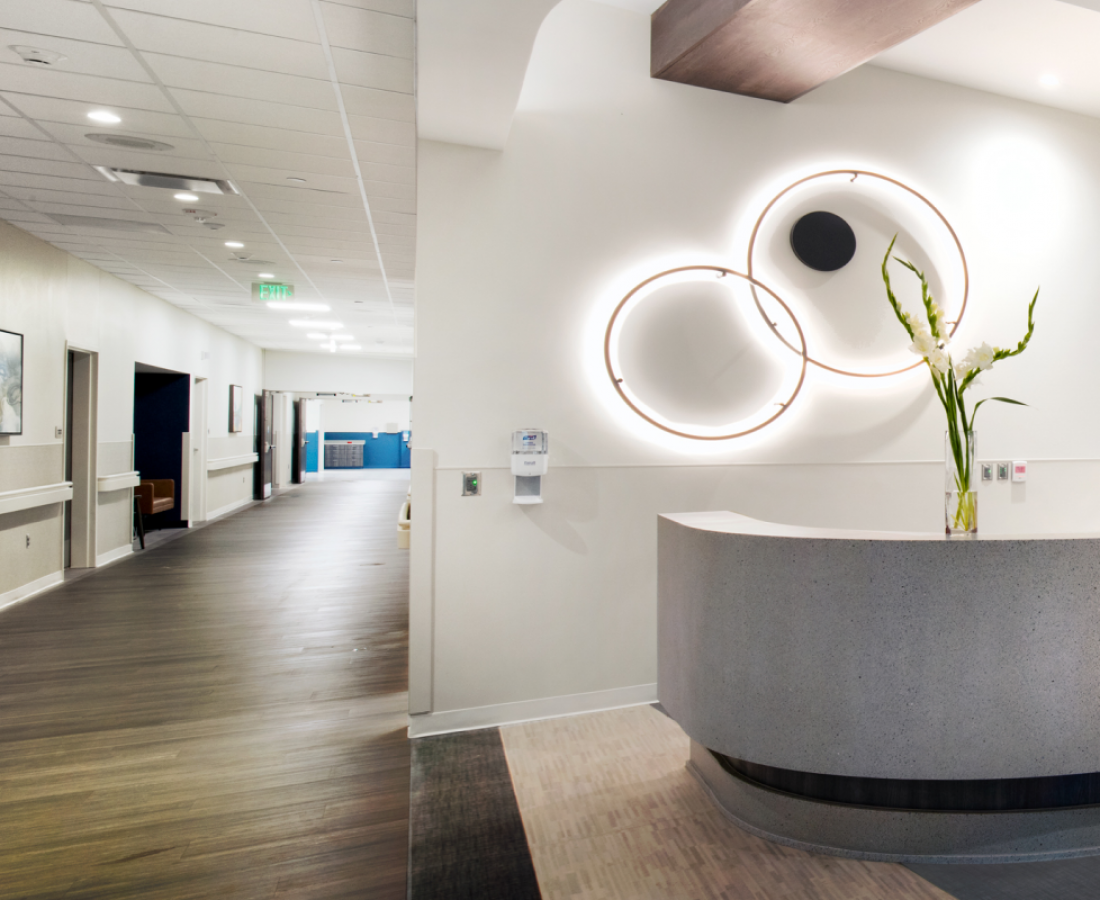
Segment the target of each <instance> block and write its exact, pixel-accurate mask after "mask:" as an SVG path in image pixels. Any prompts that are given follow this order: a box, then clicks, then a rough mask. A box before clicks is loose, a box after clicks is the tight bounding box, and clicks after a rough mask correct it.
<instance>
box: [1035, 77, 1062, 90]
mask: <svg viewBox="0 0 1100 900" xmlns="http://www.w3.org/2000/svg"><path fill="white" fill-rule="evenodd" d="M1039 84H1041V85H1042V86H1043V87H1045V88H1049V89H1051V90H1053V89H1054V88H1056V87H1061V86H1062V79H1061V78H1059V77H1058V76H1057V75H1051V74H1047V75H1043V76H1041V77H1040V78H1039Z"/></svg>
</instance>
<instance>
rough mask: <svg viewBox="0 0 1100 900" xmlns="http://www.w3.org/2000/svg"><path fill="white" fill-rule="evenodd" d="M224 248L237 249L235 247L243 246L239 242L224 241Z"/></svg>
mask: <svg viewBox="0 0 1100 900" xmlns="http://www.w3.org/2000/svg"><path fill="white" fill-rule="evenodd" d="M225 246H227V247H233V248H237V247H243V246H244V244H242V243H241V242H240V241H226V242H225Z"/></svg>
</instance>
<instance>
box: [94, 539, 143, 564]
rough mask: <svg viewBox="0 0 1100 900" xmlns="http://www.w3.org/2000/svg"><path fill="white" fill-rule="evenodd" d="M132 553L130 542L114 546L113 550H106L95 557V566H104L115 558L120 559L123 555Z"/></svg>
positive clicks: (132, 548)
mask: <svg viewBox="0 0 1100 900" xmlns="http://www.w3.org/2000/svg"><path fill="white" fill-rule="evenodd" d="M133 553H134V547H133V545H132V544H126V545H124V546H122V547H115V549H114V550H108V551H107V552H106V553H100V554H99V556H97V557H96V558H95V564H96V568H98V567H99V566H105V565H107V563H113V562H114V561H115V560H116V559H122V558H123V557H125V556H132V555H133Z"/></svg>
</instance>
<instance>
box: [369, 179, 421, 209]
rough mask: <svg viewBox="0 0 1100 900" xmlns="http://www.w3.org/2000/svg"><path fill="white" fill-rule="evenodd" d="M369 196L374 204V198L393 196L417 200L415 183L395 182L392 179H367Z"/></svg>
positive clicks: (393, 197)
mask: <svg viewBox="0 0 1100 900" xmlns="http://www.w3.org/2000/svg"><path fill="white" fill-rule="evenodd" d="M366 188H367V197H368V198H369V199H370V204H371V206H372V207H373V206H374V198H375V197H378V198H379V199H384V198H387V197H389V198H392V199H397V200H411V201H413V202H415V201H416V185H415V184H395V183H393V182H390V181H366Z"/></svg>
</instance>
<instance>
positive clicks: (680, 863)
mask: <svg viewBox="0 0 1100 900" xmlns="http://www.w3.org/2000/svg"><path fill="white" fill-rule="evenodd" d="M501 737H502V739H503V742H504V747H505V751H506V753H507V757H508V764H509V767H510V769H511V772H512V781H513V783H514V785H515V791H516V799H517V800H518V802H519V809H520V812H521V814H522V816H523V824H524V827H525V829H526V832H527V840H528V843H529V845H530V848H531V855H532V858H533V860H534V865H535V871H536V872H537V874H538V881H539V886H540V888H541V890H542V896H543V897H545V898H547V900H886V898H889V900H950V895H949V894H946V893H944V892H943V891H941V890H940V889H939V888H937V887H935V886H934V885H932V884H930V883H928V882H927V881H925V880H924V879H922V878H920V877H918V876H917V875H915V874H914V873H913V872H910V871H909V870H907V869H906V868H904V867H903V866H900V865H897V864H894V863H874V862H864V861H861V860H854V859H840V858H837V857H832V856H821V855H814V854H810V853H807V852H804V851H802V850H797V849H793V848H790V847H785V846H781V845H779V844H776V843H772V842H769V841H766V840H762V839H761V838H759V837H755V836H753V835H752V834H749V833H748V832H746V831H744V830H742V829H740V828H738V827H736V826H735V825H733V824H732V823H731V822H729V821H728V820H727V819H726V818H725V817H723V816H722V814H721V813H720V812H719V811H718V809H717V808H716V807H715V806H714V805H713V804H712V803H711V802H710V800H709V798H708V797H707V795H706V793H705V792H704V791H703V789H702V787H701V786H700V785H699V783H698V782H697V781H696V780H695V779H694V778H693V777H692V776H691V774H690V773H689V772H688V770H687V769H686V768H685V763H686V762H687V759H688V754H689V750H690V747H689V741H688V738H687V736H686V735H685V734H684V733H683V731H681V729H680V728H679V726H677V724H676V723H675V722H674V721H672V720H671V719H669V718H668V717H667V716H664V715H662V714H661V713H660V712H658V711H657V710H655V709H653V708H652V707H649V706H638V707H631V708H629V709H620V710H612V711H610V712H601V713H592V714H590V715H581V716H572V717H569V718H563V719H550V720H545V721H541V722H528V723H525V724H522V725H512V726H507V727H504V728H502V729H501ZM414 900H415V898H414Z"/></svg>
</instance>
